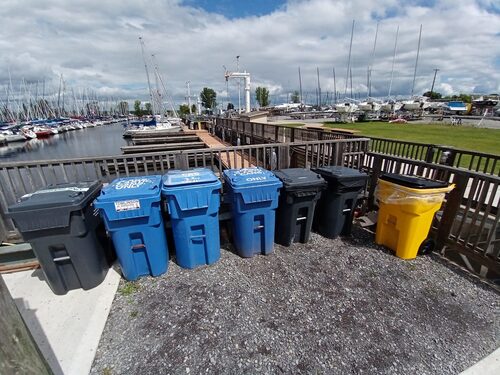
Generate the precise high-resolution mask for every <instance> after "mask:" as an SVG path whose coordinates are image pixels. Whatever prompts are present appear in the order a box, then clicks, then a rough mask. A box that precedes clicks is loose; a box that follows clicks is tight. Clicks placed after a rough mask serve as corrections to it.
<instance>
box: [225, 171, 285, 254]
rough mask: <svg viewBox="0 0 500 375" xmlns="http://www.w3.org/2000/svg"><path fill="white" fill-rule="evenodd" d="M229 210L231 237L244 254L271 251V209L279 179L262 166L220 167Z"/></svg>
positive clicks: (276, 195)
mask: <svg viewBox="0 0 500 375" xmlns="http://www.w3.org/2000/svg"><path fill="white" fill-rule="evenodd" d="M224 180H225V181H226V186H227V199H228V202H229V203H231V205H232V211H233V239H234V245H235V247H236V251H237V252H238V254H239V255H240V256H242V257H244V258H249V257H252V256H253V255H255V254H264V255H267V254H269V253H271V252H272V251H273V242H274V224H275V211H276V208H277V207H278V197H279V189H280V188H281V187H282V186H283V183H282V182H281V181H280V180H279V179H278V178H276V176H275V175H274V174H273V173H272V172H269V171H267V170H265V169H262V168H243V169H228V170H225V171H224Z"/></svg>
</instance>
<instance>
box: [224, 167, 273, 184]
mask: <svg viewBox="0 0 500 375" xmlns="http://www.w3.org/2000/svg"><path fill="white" fill-rule="evenodd" d="M224 178H225V179H226V180H227V181H228V182H229V184H230V185H231V186H232V187H233V188H245V187H254V186H261V185H266V186H267V185H274V184H277V185H280V186H281V185H282V183H281V181H280V180H279V179H278V178H277V177H276V176H275V175H274V174H273V173H272V172H270V171H268V170H265V169H263V168H242V169H227V170H225V171H224Z"/></svg>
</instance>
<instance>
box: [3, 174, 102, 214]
mask: <svg viewBox="0 0 500 375" xmlns="http://www.w3.org/2000/svg"><path fill="white" fill-rule="evenodd" d="M101 186H102V184H101V182H99V181H86V182H76V183H64V184H57V185H49V186H47V187H45V188H43V189H40V190H37V191H35V192H34V193H31V194H26V195H24V196H22V197H21V200H20V202H19V203H17V204H15V205H13V206H10V207H9V211H10V212H19V211H31V210H41V209H47V210H50V209H51V208H54V207H72V208H74V209H75V210H78V209H81V208H83V207H85V206H86V205H87V203H88V202H89V201H90V200H91V199H93V198H94V197H95V196H96V195H97V194H98V193H99V191H100V190H101Z"/></svg>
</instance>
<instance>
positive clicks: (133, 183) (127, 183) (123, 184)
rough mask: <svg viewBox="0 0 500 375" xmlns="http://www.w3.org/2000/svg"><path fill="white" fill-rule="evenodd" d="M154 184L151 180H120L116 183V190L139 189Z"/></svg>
mask: <svg viewBox="0 0 500 375" xmlns="http://www.w3.org/2000/svg"><path fill="white" fill-rule="evenodd" d="M150 183H154V181H152V180H151V179H150V178H134V179H130V180H120V181H118V182H117V183H116V185H115V189H116V190H122V189H137V188H140V187H141V186H142V185H144V184H150Z"/></svg>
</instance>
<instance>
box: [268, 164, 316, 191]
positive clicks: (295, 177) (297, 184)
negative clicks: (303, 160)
mask: <svg viewBox="0 0 500 375" xmlns="http://www.w3.org/2000/svg"><path fill="white" fill-rule="evenodd" d="M273 173H274V175H275V176H276V177H278V178H279V179H280V180H281V182H283V186H284V187H285V189H286V190H311V189H314V190H317V189H318V188H323V187H325V186H326V181H325V180H324V179H323V178H322V177H321V176H320V175H319V174H317V173H314V172H312V171H311V170H310V169H306V168H287V169H280V170H277V171H273Z"/></svg>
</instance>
